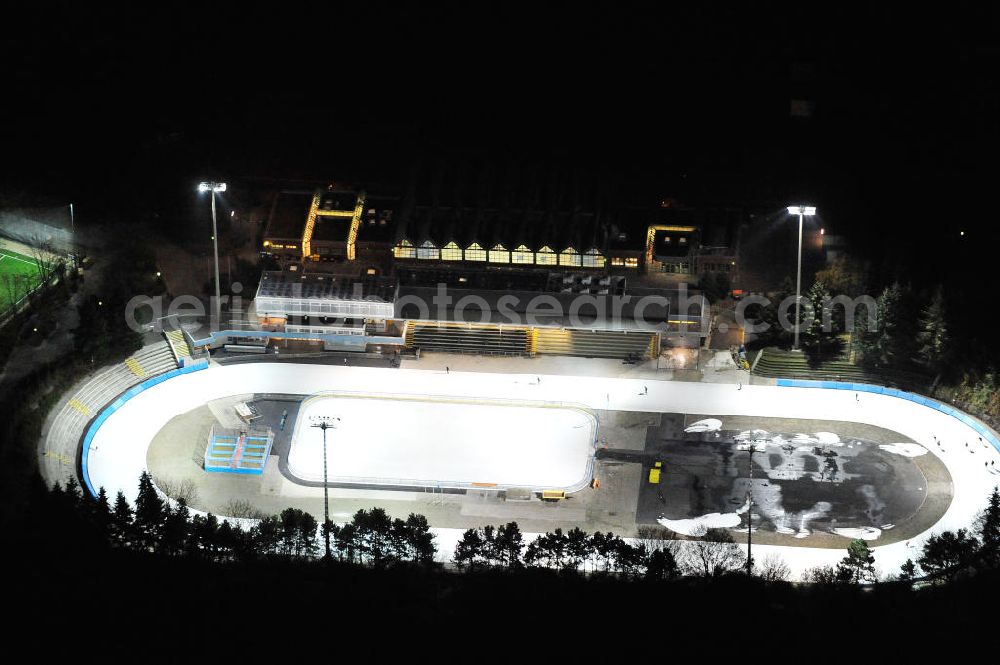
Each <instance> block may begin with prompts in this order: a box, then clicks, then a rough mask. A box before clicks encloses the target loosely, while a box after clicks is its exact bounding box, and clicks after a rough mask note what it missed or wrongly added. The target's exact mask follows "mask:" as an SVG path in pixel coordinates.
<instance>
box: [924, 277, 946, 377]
mask: <svg viewBox="0 0 1000 665" xmlns="http://www.w3.org/2000/svg"><path fill="white" fill-rule="evenodd" d="M916 341H917V358H916V360H917V362H919V363H920V364H921V365H923V366H925V367H927V368H928V369H929V370H931V371H933V372H935V373H937V372H940V371H941V370H942V369H944V367H945V365H946V362H947V358H948V353H949V350H950V349H949V345H950V342H951V340H950V338H949V335H948V324H947V317H946V313H945V305H944V291H943V290H942V288H941V287H940V286H938V288H937V289H936V290H935V291H934V295H933V296H932V297H931V301H930V303H929V304H928V305H927V307H925V308H924V309H923V311H922V312H921V313H920V319H919V320H918V321H917V338H916Z"/></svg>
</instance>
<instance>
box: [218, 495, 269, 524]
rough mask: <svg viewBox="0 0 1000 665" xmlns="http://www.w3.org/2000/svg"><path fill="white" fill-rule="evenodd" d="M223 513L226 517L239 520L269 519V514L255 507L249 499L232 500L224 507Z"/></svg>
mask: <svg viewBox="0 0 1000 665" xmlns="http://www.w3.org/2000/svg"><path fill="white" fill-rule="evenodd" d="M222 512H223V513H224V514H225V515H226V517H236V518H239V519H251V520H262V519H264V518H265V517H267V513H265V512H264V511H263V510H261V509H260V508H258V507H257V506H255V505H253V502H252V501H250V500H249V499H230V500H229V501H227V502H226V505H225V506H223V507H222Z"/></svg>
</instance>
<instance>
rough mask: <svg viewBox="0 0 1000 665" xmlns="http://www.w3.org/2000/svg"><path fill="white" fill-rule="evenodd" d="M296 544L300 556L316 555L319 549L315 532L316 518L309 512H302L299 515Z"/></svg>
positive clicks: (316, 526) (317, 526) (317, 525)
mask: <svg viewBox="0 0 1000 665" xmlns="http://www.w3.org/2000/svg"><path fill="white" fill-rule="evenodd" d="M298 527H299V528H298V546H297V548H296V549H297V550H298V553H299V555H300V556H316V553H317V552H318V551H319V543H318V542H317V541H316V532H317V529H318V528H319V523H318V522H317V521H316V518H315V517H313V516H312V515H310V514H309V513H306V512H303V513H302V514H301V515H300V516H299V524H298Z"/></svg>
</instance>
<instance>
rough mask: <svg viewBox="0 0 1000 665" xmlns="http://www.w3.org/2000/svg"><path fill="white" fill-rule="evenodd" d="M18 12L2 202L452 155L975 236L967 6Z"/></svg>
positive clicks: (363, 168) (976, 182)
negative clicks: (791, 203)
mask: <svg viewBox="0 0 1000 665" xmlns="http://www.w3.org/2000/svg"><path fill="white" fill-rule="evenodd" d="M799 4H800V5H801V4H803V3H799ZM33 7H34V8H33V9H31V10H30V12H31V13H29V14H21V15H16V16H11V17H10V20H8V21H7V22H6V23H7V25H6V28H5V33H6V34H5V35H4V37H5V39H4V40H3V45H2V46H0V49H2V51H3V53H2V56H3V57H2V60H0V63H2V64H0V67H2V68H3V72H4V80H5V82H6V88H7V90H6V93H7V94H4V95H3V103H2V104H0V140H2V142H3V145H4V152H5V156H4V159H3V160H2V167H0V176H2V177H3V182H2V183H0V184H2V190H3V191H2V192H0V193H3V194H5V195H6V196H7V197H8V198H10V197H11V196H14V197H15V198H22V199H27V200H33V199H37V198H39V197H46V198H49V199H52V200H59V199H69V198H72V199H74V200H77V201H79V200H85V201H87V200H89V201H91V203H92V206H93V207H95V208H113V207H114V206H115V205H118V206H120V205H121V202H122V201H128V202H129V203H128V205H136V204H137V205H140V206H147V207H148V206H153V207H155V206H163V207H164V209H167V208H169V207H170V205H171V204H170V201H171V199H172V198H176V197H182V196H183V195H182V194H181V193H182V192H186V191H187V188H188V187H189V184H190V183H191V182H192V181H195V180H197V179H199V178H201V177H208V176H212V175H218V176H220V177H225V178H227V179H231V180H232V179H238V178H239V177H246V176H280V177H302V176H310V177H320V178H332V177H347V178H352V177H353V178H359V179H361V178H364V179H375V180H385V181H392V180H394V179H397V178H399V177H400V176H401V174H402V173H404V172H405V170H406V168H407V167H408V165H409V164H410V163H411V161H412V159H413V158H414V157H415V156H427V155H438V156H443V157H444V158H445V159H458V158H466V157H469V156H474V157H476V158H485V159H496V160H500V161H502V160H513V161H514V163H528V162H542V163H550V164H553V165H554V166H555V167H556V168H570V167H572V168H577V169H583V170H587V171H592V172H593V173H596V174H598V175H599V176H602V177H603V176H605V175H606V176H607V177H611V178H619V179H623V180H625V181H629V182H636V183H640V184H641V186H640V187H639V190H640V191H642V192H648V196H649V199H650V200H656V198H655V197H660V196H668V195H676V196H678V198H680V199H681V200H683V201H693V202H736V203H747V204H750V205H755V206H761V207H762V208H765V209H766V208H768V207H769V206H771V205H774V206H777V205H780V204H781V203H783V202H786V201H788V200H789V199H795V198H800V199H803V200H805V199H808V200H810V201H815V202H817V203H818V204H819V205H821V206H822V208H823V210H825V211H827V218H828V219H829V223H830V224H833V225H834V226H835V227H836V228H837V230H839V231H843V232H846V233H847V234H848V235H850V236H851V237H852V238H854V239H855V240H859V239H862V240H865V241H866V242H867V244H868V245H870V246H873V247H875V248H876V249H877V250H878V251H881V250H880V249H879V248H883V247H889V246H890V245H893V244H894V245H895V246H897V247H898V246H899V243H895V242H890V241H895V240H898V239H899V238H900V237H901V236H900V234H903V233H906V234H909V235H911V236H912V232H913V231H914V229H921V228H929V227H930V225H931V224H937V225H945V226H946V227H947V228H948V229H952V228H957V226H959V225H960V226H963V227H968V228H969V229H970V231H971V232H974V233H979V234H984V233H988V232H989V233H992V230H991V229H992V226H993V224H992V221H991V219H990V218H991V217H992V216H993V215H992V214H991V213H990V214H983V211H984V210H988V207H987V206H988V202H989V193H990V190H991V187H990V185H991V184H992V183H993V181H994V180H995V175H994V174H995V171H996V169H995V167H994V163H995V159H996V158H995V155H996V154H997V148H998V147H1000V146H998V143H1000V142H998V131H997V129H998V122H1000V121H998V118H1000V100H998V92H997V85H996V81H997V76H996V72H995V64H994V63H995V62H996V61H1000V57H998V56H1000V53H998V52H997V51H998V50H1000V49H998V44H1000V42H998V40H997V32H996V21H995V18H994V17H993V16H992V14H991V13H990V12H989V10H988V9H975V10H968V12H967V11H966V10H964V9H961V10H960V9H955V8H952V7H949V11H950V12H951V13H949V14H941V13H936V14H930V13H927V14H921V13H914V12H913V10H912V9H911V8H907V9H906V10H905V11H904V9H902V8H901V9H876V10H871V9H868V8H860V7H851V8H841V9H831V10H829V11H823V12H816V11H815V10H811V9H809V8H804V7H801V6H798V7H796V6H792V5H789V6H783V5H772V4H768V5H761V6H756V5H755V6H754V7H753V8H752V9H751V8H747V9H740V10H736V9H706V8H698V7H694V8H684V10H683V11H681V12H677V11H675V12H673V13H669V12H660V11H657V12H654V13H649V12H648V8H646V9H645V10H644V9H642V7H641V6H635V7H624V6H619V5H617V4H616V5H614V6H611V5H607V6H605V7H604V8H602V9H586V8H580V7H578V6H577V4H576V3H563V4H562V5H554V6H553V7H550V8H549V9H547V10H545V11H544V12H541V13H540V12H539V11H538V10H537V9H532V8H530V6H521V7H518V6H514V5H511V4H509V3H503V4H500V3H496V4H492V5H479V6H477V7H476V8H475V9H470V8H469V7H468V6H465V5H460V4H455V5H445V6H438V7H436V8H435V9H432V10H425V9H422V8H410V9H406V10H400V9H397V8H392V7H390V6H374V7H373V6H371V5H368V4H366V5H365V7H366V8H365V9H360V10H358V9H354V10H350V11H348V10H341V9H338V10H337V11H332V10H330V9H329V8H328V9H327V10H326V11H324V12H320V11H318V10H313V9H308V10H307V9H305V8H301V7H299V8H296V7H293V6H291V5H290V3H284V4H281V5H276V4H274V3H268V5H266V6H265V7H264V8H257V9H254V8H248V7H245V6H242V5H235V4H234V5H217V6H216V8H215V9H213V10H212V11H210V12H205V11H195V10H194V9H193V8H189V9H184V10H180V9H178V7H176V6H175V5H174V4H173V3H168V5H166V6H153V5H147V4H146V3H142V6H140V5H139V4H138V3H137V4H135V5H123V6H121V7H115V8H108V7H102V6H98V5H96V4H95V5H93V6H90V5H88V6H77V7H74V8H73V9H71V10H69V9H66V7H65V6H61V7H59V8H53V7H49V6H33ZM794 63H804V65H805V67H807V69H808V71H811V72H812V73H813V74H812V75H811V76H806V78H805V80H800V79H799V78H797V77H796V76H795V75H793V69H794V67H793V66H794ZM799 68H800V69H799V70H795V71H800V70H801V65H800V66H799ZM800 95H801V96H806V97H810V98H812V99H814V100H815V102H816V113H815V116H814V117H813V118H812V119H810V120H808V121H797V120H793V119H791V118H789V113H788V111H789V101H790V99H791V98H792V97H796V96H800ZM123 188H125V189H127V190H128V192H129V194H128V195H127V196H126V197H124V198H123V197H122V189H123ZM109 201H113V202H115V203H110V204H109V203H108V202H109ZM118 212H120V211H118ZM918 235H919V234H918ZM927 247H928V251H929V250H930V249H933V250H934V251H940V247H941V245H940V243H936V244H933V245H927ZM908 251H909V250H908Z"/></svg>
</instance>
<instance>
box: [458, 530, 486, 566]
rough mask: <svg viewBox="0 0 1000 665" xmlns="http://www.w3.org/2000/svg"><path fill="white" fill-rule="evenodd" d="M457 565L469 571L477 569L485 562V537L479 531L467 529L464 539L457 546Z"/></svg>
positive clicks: (463, 535)
mask: <svg viewBox="0 0 1000 665" xmlns="http://www.w3.org/2000/svg"><path fill="white" fill-rule="evenodd" d="M453 559H454V561H455V563H456V564H457V565H459V566H464V567H466V568H468V569H469V570H472V569H473V568H475V566H476V564H477V563H480V562H481V561H482V560H483V536H482V534H481V533H480V532H479V529H467V530H466V531H465V533H463V534H462V539H461V540H459V541H458V544H457V545H455V555H454V557H453Z"/></svg>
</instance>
